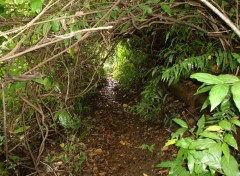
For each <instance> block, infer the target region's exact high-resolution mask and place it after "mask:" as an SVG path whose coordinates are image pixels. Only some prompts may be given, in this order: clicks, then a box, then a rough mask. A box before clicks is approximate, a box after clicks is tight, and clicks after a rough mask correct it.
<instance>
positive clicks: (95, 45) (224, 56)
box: [0, 0, 240, 176]
mask: <svg viewBox="0 0 240 176" xmlns="http://www.w3.org/2000/svg"><path fill="white" fill-rule="evenodd" d="M238 3H239V2H238V1H237V0H236V1H234V0H232V1H227V0H216V1H210V4H211V5H213V6H214V7H215V8H214V9H215V10H216V9H217V10H218V12H220V13H221V14H222V15H223V17H224V18H220V17H219V15H216V14H215V12H213V11H212V9H210V8H209V6H206V1H204V0H199V1H191V0H187V1H186V0H145V1H144V0H139V1H135V0H133V1H120V0H118V1H114V2H113V1H110V0H101V1H98V0H90V1H74V0H73V1H63V0H48V1H47V0H0V22H1V23H0V64H1V68H0V81H1V90H2V91H1V97H2V98H1V102H0V104H1V107H3V108H2V112H1V116H2V117H3V118H2V120H1V122H0V123H1V127H2V128H1V131H0V147H1V149H2V150H1V152H0V158H1V159H2V161H0V174H2V175H4V174H6V175H7V174H9V175H13V174H14V173H18V174H20V175H24V174H25V175H26V173H25V172H27V173H28V171H27V170H28V169H29V170H33V171H34V172H36V173H38V174H39V175H41V174H42V172H44V170H42V166H43V165H44V164H45V162H51V161H54V160H57V159H63V160H65V161H67V163H68V165H67V172H68V173H69V174H70V173H71V174H74V173H78V172H80V171H81V164H82V163H83V162H84V160H85V157H86V156H85V155H84V153H81V152H79V151H78V152H76V150H75V149H76V148H79V147H80V148H81V146H80V145H81V144H80V143H79V142H77V141H82V139H83V138H85V135H86V133H87V132H86V131H87V129H86V127H85V126H84V124H86V123H87V122H88V120H89V119H88V118H87V117H86V116H85V114H86V112H89V111H90V110H91V109H90V107H89V106H88V105H87V104H86V103H85V102H86V99H88V98H89V96H90V95H91V93H93V92H95V91H97V85H98V82H99V81H100V80H101V79H102V78H104V77H105V76H106V73H108V74H109V73H111V74H112V76H113V77H114V78H115V79H117V80H119V81H120V83H121V84H122V86H123V87H124V88H126V89H133V88H134V87H138V86H139V85H141V86H142V93H141V96H142V99H141V101H140V102H139V103H138V104H137V105H136V106H134V107H132V108H131V111H133V112H135V113H137V114H139V115H140V116H141V117H143V118H145V119H150V120H156V119H159V118H168V120H170V119H171V117H170V116H164V114H163V112H165V111H163V107H162V105H163V104H164V100H165V98H164V97H165V94H164V93H163V92H162V91H160V90H159V87H160V85H161V84H162V82H167V83H168V84H169V85H171V84H173V83H177V82H178V81H179V80H180V79H183V78H192V79H196V80H198V81H199V82H201V83H203V85H202V86H201V87H200V88H199V89H198V93H204V92H209V96H208V99H207V100H206V101H205V103H204V104H203V107H202V109H205V108H207V107H208V106H209V105H210V110H209V111H211V112H210V113H208V114H207V115H204V114H203V115H202V117H201V118H200V119H199V121H198V122H197V125H196V126H195V127H194V128H189V126H188V124H187V123H186V122H184V121H183V120H182V119H181V117H179V118H172V120H173V121H174V122H176V123H177V124H178V125H179V126H180V128H179V129H178V130H177V131H176V132H175V133H173V134H172V136H171V137H172V138H171V140H169V141H168V142H167V143H166V146H165V147H167V146H168V145H176V146H177V147H178V148H179V151H178V155H177V156H176V159H175V160H173V161H171V162H164V163H161V164H159V165H158V167H168V168H170V172H169V175H184V176H185V175H216V174H222V175H229V176H233V175H238V174H239V171H238V164H237V161H236V159H235V157H234V150H238V146H237V142H236V140H235V139H234V134H236V133H237V127H239V126H240V121H239V120H238V117H239V110H240V92H239V90H240V82H239V78H238V75H239V63H240V54H239V46H238V45H239V37H240V36H239V30H238V26H239V4H238ZM228 19H229V20H230V21H232V23H230V24H229V22H228ZM231 24H232V26H231ZM234 27H235V28H234ZM104 65H105V67H104ZM104 68H105V69H106V68H107V69H106V70H104ZM190 75H191V76H190ZM169 109H170V108H169ZM189 134H190V135H189ZM55 136H58V137H56V138H55V142H56V143H59V144H60V145H61V146H62V148H64V150H63V152H62V153H61V154H59V156H57V158H56V157H55V158H54V157H52V158H49V157H48V158H46V157H44V155H43V153H44V151H45V148H46V146H47V145H51V144H50V143H49V141H50V140H49V139H52V138H54V137H55ZM65 144H66V146H64V145H65ZM74 152H76V153H74ZM70 155H71V156H72V155H73V156H74V157H70ZM25 157H26V158H27V159H25ZM73 163H74V167H73Z"/></svg>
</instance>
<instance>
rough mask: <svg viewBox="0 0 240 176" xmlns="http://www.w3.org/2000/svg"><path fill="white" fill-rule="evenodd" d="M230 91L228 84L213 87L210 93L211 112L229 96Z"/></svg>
mask: <svg viewBox="0 0 240 176" xmlns="http://www.w3.org/2000/svg"><path fill="white" fill-rule="evenodd" d="M228 90H229V85H227V84H218V85H215V86H213V88H212V89H211V91H210V93H209V100H210V104H211V111H212V110H213V109H214V108H216V107H217V106H218V105H219V104H220V103H221V102H222V101H223V99H224V98H225V97H226V96H227V94H228Z"/></svg>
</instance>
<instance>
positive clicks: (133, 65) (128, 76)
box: [113, 41, 146, 89]
mask: <svg viewBox="0 0 240 176" xmlns="http://www.w3.org/2000/svg"><path fill="white" fill-rule="evenodd" d="M130 43H131V41H122V42H121V43H119V44H118V46H117V47H116V59H115V62H114V63H113V78H115V79H116V80H118V81H119V83H120V84H121V85H122V86H123V87H125V88H127V89H129V88H130V87H131V86H134V85H136V84H138V83H139V82H141V80H142V78H143V77H144V73H142V72H141V70H139V69H140V68H141V67H140V66H141V65H142V64H143V63H144V61H145V59H146V54H144V53H143V52H142V51H139V50H134V49H133V48H132V47H131V45H130Z"/></svg>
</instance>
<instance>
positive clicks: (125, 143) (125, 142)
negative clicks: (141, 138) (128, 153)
mask: <svg viewBox="0 0 240 176" xmlns="http://www.w3.org/2000/svg"><path fill="white" fill-rule="evenodd" d="M119 143H120V144H122V145H124V146H127V147H130V146H132V144H130V143H129V142H127V141H122V140H121V141H120V142H119Z"/></svg>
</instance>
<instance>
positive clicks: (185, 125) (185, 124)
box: [173, 118, 188, 128]
mask: <svg viewBox="0 0 240 176" xmlns="http://www.w3.org/2000/svg"><path fill="white" fill-rule="evenodd" d="M173 121H174V122H175V123H176V124H178V125H180V126H181V127H183V128H188V125H187V123H186V122H185V121H183V120H182V119H179V118H174V119H173Z"/></svg>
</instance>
